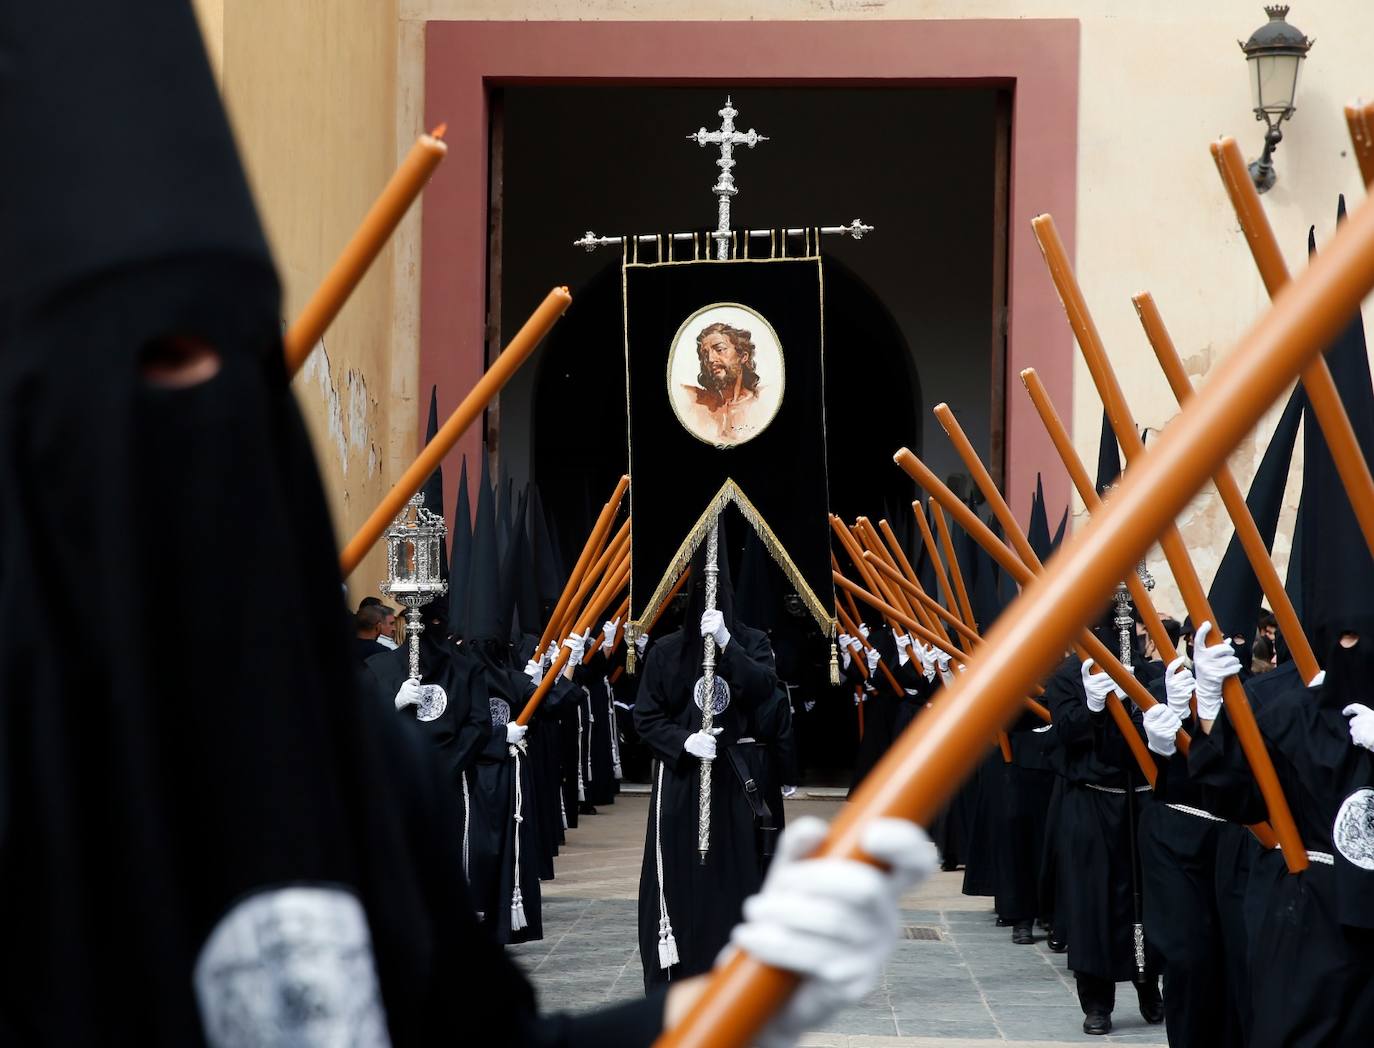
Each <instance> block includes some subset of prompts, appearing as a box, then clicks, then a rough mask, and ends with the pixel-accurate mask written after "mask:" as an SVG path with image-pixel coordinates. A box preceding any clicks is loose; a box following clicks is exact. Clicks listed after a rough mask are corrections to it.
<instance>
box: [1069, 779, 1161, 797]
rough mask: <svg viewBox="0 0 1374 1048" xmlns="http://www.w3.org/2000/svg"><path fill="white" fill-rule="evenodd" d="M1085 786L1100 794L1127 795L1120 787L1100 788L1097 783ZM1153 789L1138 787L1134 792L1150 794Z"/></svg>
mask: <svg viewBox="0 0 1374 1048" xmlns="http://www.w3.org/2000/svg"><path fill="white" fill-rule="evenodd" d="M1083 785H1084V786H1086V787H1088V789H1090V790H1096V791H1097V792H1098V793H1119V794H1121V795H1122V796H1123V797H1124V796H1125V795H1126V791H1125V790H1124V789H1122V788H1121V787H1120V786H1099V785H1098V784H1097V783H1095V782H1085V783H1083ZM1153 788H1154V787H1152V786H1137V787H1136V788H1135V790H1134V792H1135V793H1149V792H1150V790H1152V789H1153Z"/></svg>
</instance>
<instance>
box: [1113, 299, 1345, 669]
mask: <svg viewBox="0 0 1374 1048" xmlns="http://www.w3.org/2000/svg"><path fill="white" fill-rule="evenodd" d="M1131 301H1132V302H1133V303H1135V311H1136V314H1137V315H1138V316H1139V317H1140V322H1141V324H1142V325H1144V327H1145V336H1146V338H1148V339H1149V340H1150V345H1151V346H1152V347H1154V351H1155V356H1156V357H1158V358H1159V366H1160V367H1161V368H1163V369H1164V377H1165V378H1166V379H1168V380H1169V388H1170V389H1172V390H1173V393H1174V397H1175V399H1177V400H1178V405H1179V407H1182V406H1183V405H1184V404H1185V403H1186V402H1187V400H1188V398H1189V397H1191V396H1192V395H1193V383H1192V381H1191V380H1190V379H1189V378H1188V373H1187V372H1186V371H1184V370H1183V360H1182V359H1181V358H1180V357H1179V355H1178V350H1177V349H1176V348H1175V347H1174V342H1173V339H1171V338H1170V337H1169V332H1168V330H1167V329H1166V328H1165V327H1164V318H1163V317H1161V316H1160V315H1159V309H1158V308H1157V307H1156V306H1155V300H1154V299H1153V298H1151V297H1150V295H1149V293H1148V292H1147V293H1145V294H1143V295H1136V296H1134V297H1133V298H1132V299H1131ZM1212 480H1213V481H1214V482H1215V484H1216V486H1217V492H1218V493H1219V494H1220V495H1221V501H1222V503H1223V504H1224V505H1225V506H1226V512H1227V513H1228V514H1230V517H1231V523H1232V524H1234V525H1235V528H1236V537H1237V538H1238V539H1239V540H1240V544H1241V547H1242V548H1243V549H1244V550H1245V557H1246V559H1247V560H1249V562H1250V567H1251V568H1252V569H1253V570H1254V572H1255V578H1256V579H1258V580H1259V584H1260V589H1262V590H1263V591H1264V595H1265V596H1266V597H1267V598H1269V607H1271V608H1272V609H1274V618H1275V619H1276V620H1277V621H1278V626H1279V631H1280V632H1281V633H1282V634H1283V638H1284V640H1286V641H1287V642H1288V650H1289V651H1290V652H1292V654H1293V662H1294V663H1296V664H1297V667H1298V672H1299V673H1301V674H1302V679H1303V680H1311V679H1312V678H1313V677H1315V676H1316V675H1317V672H1318V671H1319V670H1320V669H1321V667H1320V666H1319V665H1318V664H1317V656H1316V654H1315V653H1314V652H1313V651H1312V644H1311V643H1310V642H1309V641H1308V639H1307V634H1306V633H1304V632H1303V629H1302V623H1300V622H1299V621H1298V612H1297V609H1296V608H1294V607H1293V602H1292V601H1291V600H1289V598H1288V591H1287V590H1286V589H1284V587H1283V580H1282V579H1281V578H1279V573H1278V569H1276V568H1275V567H1274V562H1273V561H1272V560H1270V559H1269V550H1268V548H1267V547H1266V546H1265V545H1264V537H1263V536H1262V535H1260V533H1259V528H1258V527H1256V526H1255V518H1254V517H1253V516H1251V514H1250V507H1249V506H1247V505H1246V504H1245V496H1244V495H1243V494H1242V493H1241V490H1240V485H1239V484H1237V483H1236V478H1235V476H1234V475H1232V473H1231V467H1230V466H1227V465H1223V466H1222V467H1221V469H1219V470H1217V474H1216V476H1214V477H1213V478H1212ZM1222 625H1225V624H1224V623H1223V624H1222Z"/></svg>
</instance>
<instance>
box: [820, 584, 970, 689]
mask: <svg viewBox="0 0 1374 1048" xmlns="http://www.w3.org/2000/svg"><path fill="white" fill-rule="evenodd" d="M831 577H832V578H833V579H834V580H835V585H837V586H839V587H841V588H843V589H846V590H848V591H849V592H850V593H852V594H854V596H855V597H857V598H858V599H859V600H861V601H863V602H864V603H865V604H867V605H868V606H869V607H871V608H872V609H873V610H874V611H876V612H878V613H879V614H881V615H882V616H883V617H885V618H886V619H887V620H888V621H889V622H891V623H892V625H893V626H901V627H903V629H904V630H905V631H906V632H908V633H912V634H914V635H915V636H917V637H920V638H921V640H923V641H925V642H926V643H927V644H931V645H933V646H934V647H936V648H939V649H940V650H941V651H943V652H944V653H945V654H946V655H948V656H949V657H950V658H958V659H962V658H964V657H965V656H964V654H963V652H961V651H960V650H959V649H958V648H956V647H955V646H954V645H953V644H951V643H950V642H949V641H947V640H944V639H942V638H940V637H937V636H936V635H935V634H934V633H931V632H930V630H928V629H926V628H925V627H924V626H922V625H921V624H920V623H919V622H917V621H916V620H915V619H913V618H911V616H909V615H907V613H906V612H904V611H902V609H901V608H895V607H893V606H892V605H891V604H889V603H888V602H887V601H885V600H884V599H883V598H882V597H879V596H878V595H877V594H875V593H870V592H869V591H868V590H866V589H864V588H863V587H862V586H860V585H859V584H858V583H857V582H852V581H850V580H849V579H848V578H846V577H845V576H843V575H841V574H840V573H839V572H838V571H835V572H831ZM898 691H899V692H901V694H903V695H905V694H906V692H905V691H902V689H901V688H900V687H899V688H898Z"/></svg>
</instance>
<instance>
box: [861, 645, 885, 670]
mask: <svg viewBox="0 0 1374 1048" xmlns="http://www.w3.org/2000/svg"><path fill="white" fill-rule="evenodd" d="M864 658H865V659H867V660H868V672H869V673H875V672H877V669H878V663H879V662H880V661H881V660H882V656H881V655H879V654H878V649H877V648H869V649H868V650H867V651H865V652H864Z"/></svg>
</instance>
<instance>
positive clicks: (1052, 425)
mask: <svg viewBox="0 0 1374 1048" xmlns="http://www.w3.org/2000/svg"><path fill="white" fill-rule="evenodd" d="M1021 383H1022V385H1024V386H1025V387H1026V392H1027V393H1029V394H1030V398H1031V403H1033V404H1034V405H1035V410H1036V411H1037V412H1038V413H1039V415H1040V421H1041V422H1042V423H1044V426H1045V432H1046V433H1048V434H1049V436H1050V443H1052V444H1053V445H1054V448H1055V450H1056V451H1058V452H1059V459H1060V461H1061V462H1063V463H1064V469H1065V470H1066V471H1067V472H1068V474H1069V480H1071V481H1072V482H1073V486H1074V488H1075V489H1077V491H1078V497H1079V498H1081V499H1082V500H1083V505H1084V507H1085V508H1086V509H1087V511H1088V512H1089V513H1096V512H1097V511H1098V510H1099V509H1100V508H1101V506H1102V499H1101V497H1100V496H1099V495H1098V494H1097V489H1096V487H1094V486H1093V481H1092V479H1091V478H1090V477H1089V476H1088V470H1087V468H1086V467H1085V466H1084V465H1083V460H1082V459H1081V458H1079V457H1078V451H1077V450H1076V449H1075V448H1074V446H1073V438H1072V437H1070V436H1069V431H1068V428H1067V427H1066V426H1065V425H1064V423H1063V421H1062V420H1061V419H1060V418H1059V413H1058V412H1057V411H1055V410H1054V404H1053V402H1051V400H1050V395H1049V392H1048V391H1047V390H1046V389H1045V384H1044V383H1043V382H1041V381H1040V376H1039V375H1038V374H1036V371H1035V368H1026V369H1025V370H1024V371H1022V372H1021ZM1124 581H1125V583H1126V587H1127V589H1129V590H1130V591H1131V597H1132V599H1134V601H1135V606H1136V609H1137V610H1138V611H1139V612H1140V620H1141V622H1142V623H1143V624H1144V626H1145V631H1146V632H1147V633H1148V634H1149V635H1150V639H1151V640H1153V641H1154V642H1155V647H1156V648H1157V649H1158V650H1159V654H1160V658H1162V659H1163V660H1164V664H1165V665H1166V666H1167V665H1168V664H1169V663H1171V662H1173V661H1174V659H1176V658H1178V651H1177V649H1176V648H1175V647H1174V642H1173V641H1172V640H1171V639H1170V637H1169V633H1168V631H1167V630H1166V629H1165V628H1164V622H1163V620H1162V619H1161V618H1160V617H1159V611H1158V610H1157V609H1156V608H1155V604H1154V601H1153V600H1152V599H1151V597H1150V593H1149V590H1147V589H1146V588H1145V584H1144V583H1143V582H1142V581H1141V579H1140V576H1139V575H1138V574H1137V573H1136V572H1134V571H1128V572H1127V573H1126V578H1125V580H1124ZM1194 705H1196V703H1195V704H1194Z"/></svg>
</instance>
